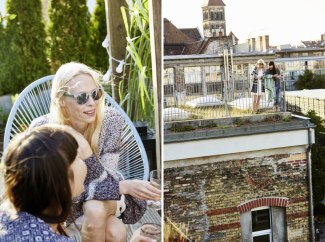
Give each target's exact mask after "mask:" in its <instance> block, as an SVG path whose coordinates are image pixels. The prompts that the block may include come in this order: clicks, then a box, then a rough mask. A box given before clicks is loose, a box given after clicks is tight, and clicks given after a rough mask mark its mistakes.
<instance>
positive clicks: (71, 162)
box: [0, 125, 150, 242]
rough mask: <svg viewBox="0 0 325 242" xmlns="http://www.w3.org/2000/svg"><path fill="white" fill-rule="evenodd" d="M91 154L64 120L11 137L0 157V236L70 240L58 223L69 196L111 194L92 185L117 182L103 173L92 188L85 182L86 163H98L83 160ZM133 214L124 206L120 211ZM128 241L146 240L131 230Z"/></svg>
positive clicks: (66, 212) (65, 216) (84, 197)
mask: <svg viewBox="0 0 325 242" xmlns="http://www.w3.org/2000/svg"><path fill="white" fill-rule="evenodd" d="M91 154H92V150H91V148H90V146H89V144H88V142H87V140H86V139H84V138H83V136H82V135H81V134H80V133H78V132H76V131H75V130H73V129H72V128H71V127H67V126H60V125H51V126H49V125H45V126H42V127H38V128H35V129H33V130H32V131H31V132H30V133H28V134H27V135H25V134H20V135H18V136H17V137H15V138H14V139H13V141H11V143H10V144H9V146H8V148H7V150H6V154H5V156H4V157H3V162H2V163H1V165H2V166H3V167H2V168H3V174H4V182H5V199H4V202H2V204H1V206H0V241H1V242H7V241H8V242H12V241H64V242H66V241H69V242H72V241H73V240H71V239H70V238H68V237H67V236H66V235H67V233H66V231H65V230H64V229H63V227H62V226H61V224H62V223H63V222H65V221H66V220H67V219H68V220H69V217H70V219H71V205H72V197H74V198H73V200H74V201H78V200H82V201H85V200H87V199H92V198H95V199H99V200H100V199H103V200H106V199H114V197H112V193H110V194H111V195H110V196H111V197H107V193H105V194H102V193H101V192H100V191H101V190H102V189H98V187H96V186H100V188H102V187H105V188H106V189H108V190H109V189H112V190H114V189H113V187H112V186H114V184H115V185H117V182H116V181H115V179H114V178H113V177H111V176H110V175H109V174H107V176H106V177H105V178H103V179H102V181H101V182H98V183H97V184H96V186H95V187H93V189H95V191H93V190H92V189H90V188H89V183H87V180H88V181H89V179H90V178H89V174H92V172H94V171H92V172H91V173H89V169H92V170H98V171H101V169H103V168H102V167H96V166H94V165H93V164H92V165H91V166H89V164H87V163H85V162H83V160H84V159H86V158H87V157H89V156H90V155H91ZM87 169H88V170H87ZM114 181H115V183H114ZM84 184H86V185H85V186H84ZM115 199H116V200H118V199H120V195H119V194H116V197H115ZM126 199H127V198H126ZM129 203H131V204H132V200H131V201H129ZM114 212H115V211H114ZM133 215H134V211H133V210H130V209H129V208H126V210H125V212H124V216H133ZM102 239H103V240H105V239H106V238H102ZM133 241H150V240H148V239H147V238H143V237H141V236H137V237H135V238H133Z"/></svg>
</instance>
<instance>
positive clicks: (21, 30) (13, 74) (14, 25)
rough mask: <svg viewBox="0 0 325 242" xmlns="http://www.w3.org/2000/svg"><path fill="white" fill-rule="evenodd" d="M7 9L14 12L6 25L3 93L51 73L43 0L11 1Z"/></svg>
mask: <svg viewBox="0 0 325 242" xmlns="http://www.w3.org/2000/svg"><path fill="white" fill-rule="evenodd" d="M7 12H9V13H15V15H16V18H14V19H11V20H10V19H9V20H8V21H7V25H6V28H5V32H6V34H5V38H4V40H3V41H4V42H3V44H4V45H3V47H2V48H1V49H2V51H1V52H2V54H1V55H2V56H3V59H2V60H1V67H0V70H1V71H4V72H3V73H2V74H1V75H0V83H1V90H2V94H6V93H17V92H20V91H21V90H22V89H24V88H25V87H26V86H27V85H28V84H29V83H31V82H33V81H34V80H36V79H39V78H40V77H42V76H45V75H48V74H50V68H49V63H48V60H47V57H46V50H47V47H48V45H47V42H46V32H45V26H44V23H43V20H42V3H41V1H40V0H25V1H20V0H8V1H7Z"/></svg>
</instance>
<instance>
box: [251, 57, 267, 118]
mask: <svg viewBox="0 0 325 242" xmlns="http://www.w3.org/2000/svg"><path fill="white" fill-rule="evenodd" d="M264 66H265V63H264V61H263V60H262V59H259V60H258V61H257V63H256V65H255V68H254V70H253V71H252V73H251V75H252V76H253V85H252V89H251V92H252V95H253V113H256V112H257V110H258V108H259V105H260V100H261V95H262V93H263V92H265V86H264V78H265V69H264Z"/></svg>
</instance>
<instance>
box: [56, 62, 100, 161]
mask: <svg viewBox="0 0 325 242" xmlns="http://www.w3.org/2000/svg"><path fill="white" fill-rule="evenodd" d="M80 74H87V75H89V76H91V77H92V78H93V80H94V81H95V84H96V86H97V87H100V88H103V87H102V85H101V84H100V82H99V80H100V78H102V74H101V73H100V72H98V71H95V70H93V69H92V68H90V67H88V66H86V65H84V64H81V63H77V62H70V63H66V64H63V65H62V66H60V68H59V69H58V70H57V72H56V74H55V76H54V79H53V81H52V91H51V107H50V122H52V123H57V124H65V125H70V126H71V122H70V119H69V117H67V112H66V111H65V108H63V107H61V105H60V102H59V101H60V99H61V98H62V96H63V94H64V93H65V92H68V91H69V82H70V81H71V80H72V79H73V78H74V77H76V76H78V75H80ZM96 107H97V108H96V119H95V122H93V123H90V124H89V125H88V127H87V129H86V131H85V132H84V134H83V135H84V136H85V138H86V140H87V141H88V142H89V144H90V146H91V148H92V150H93V152H94V153H95V155H96V156H97V157H98V156H99V147H98V139H99V135H100V131H101V128H102V122H103V118H104V107H105V98H104V97H103V98H101V99H100V100H99V104H98V105H97V106H96Z"/></svg>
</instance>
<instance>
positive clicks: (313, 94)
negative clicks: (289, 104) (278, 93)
mask: <svg viewBox="0 0 325 242" xmlns="http://www.w3.org/2000/svg"><path fill="white" fill-rule="evenodd" d="M286 96H294V97H309V98H317V99H325V89H313V90H309V89H305V90H299V91H290V92H286Z"/></svg>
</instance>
